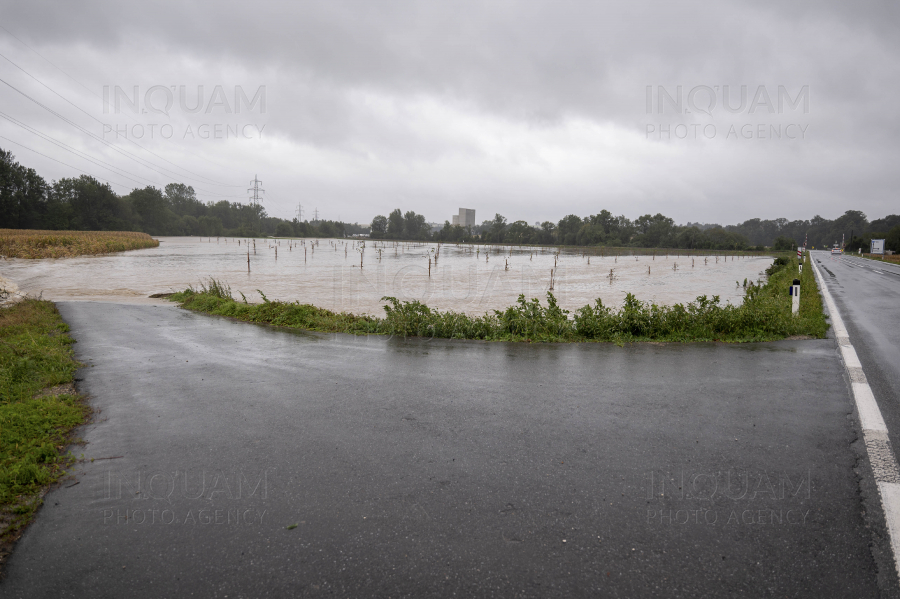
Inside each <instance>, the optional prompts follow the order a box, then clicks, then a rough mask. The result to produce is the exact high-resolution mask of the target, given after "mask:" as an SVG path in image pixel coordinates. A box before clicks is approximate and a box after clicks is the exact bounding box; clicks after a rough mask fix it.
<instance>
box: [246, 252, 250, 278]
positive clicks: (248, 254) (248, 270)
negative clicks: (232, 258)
mask: <svg viewBox="0 0 900 599" xmlns="http://www.w3.org/2000/svg"><path fill="white" fill-rule="evenodd" d="M247 272H248V273H249V272H250V248H249V247H248V248H247Z"/></svg>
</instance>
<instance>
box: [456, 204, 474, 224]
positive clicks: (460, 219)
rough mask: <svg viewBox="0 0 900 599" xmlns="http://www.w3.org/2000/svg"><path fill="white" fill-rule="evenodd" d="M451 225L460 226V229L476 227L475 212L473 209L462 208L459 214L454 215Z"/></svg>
mask: <svg viewBox="0 0 900 599" xmlns="http://www.w3.org/2000/svg"><path fill="white" fill-rule="evenodd" d="M450 224H452V225H459V226H460V227H474V226H475V210H473V209H471V208H460V209H459V214H454V215H453V222H452V223H450Z"/></svg>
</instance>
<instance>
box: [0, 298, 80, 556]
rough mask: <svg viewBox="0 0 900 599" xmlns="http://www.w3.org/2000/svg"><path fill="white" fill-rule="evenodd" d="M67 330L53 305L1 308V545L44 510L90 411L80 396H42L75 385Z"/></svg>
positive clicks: (34, 302) (26, 303) (39, 303)
mask: <svg viewBox="0 0 900 599" xmlns="http://www.w3.org/2000/svg"><path fill="white" fill-rule="evenodd" d="M68 330H69V328H68V326H67V325H66V324H65V323H64V322H63V321H62V318H61V317H60V315H59V312H57V310H56V306H54V305H53V303H52V302H48V301H39V300H33V299H25V300H23V301H21V302H19V303H17V304H13V305H11V306H7V307H3V308H0V545H6V544H8V542H9V541H11V540H13V539H14V538H15V537H16V536H17V533H18V531H19V530H20V529H21V528H22V527H23V526H24V525H25V524H27V523H28V521H29V519H30V518H31V516H32V515H33V513H34V511H35V510H36V509H37V508H38V507H39V506H40V503H41V501H40V497H41V492H42V490H43V489H44V487H45V486H46V485H48V484H50V483H52V482H55V481H56V480H58V479H59V477H60V476H61V475H62V474H63V468H64V467H65V464H66V463H67V461H68V460H69V458H68V457H67V456H64V455H63V454H62V453H61V452H62V450H63V448H64V447H65V445H67V443H68V438H69V433H70V432H71V431H72V429H73V428H74V427H75V426H77V425H79V424H82V423H83V422H84V421H85V420H86V418H87V416H88V412H89V410H88V408H87V407H86V406H85V405H84V403H83V402H82V401H81V398H79V397H78V396H77V395H72V394H63V395H44V396H40V397H36V396H37V395H38V394H39V393H40V392H41V390H43V389H46V388H47V387H52V386H55V385H60V384H64V383H71V382H72V379H73V375H74V372H75V369H76V368H77V367H78V363H77V362H76V361H75V359H74V357H73V355H72V347H71V344H72V343H73V341H72V339H71V338H70V337H69V335H68V334H67V333H68Z"/></svg>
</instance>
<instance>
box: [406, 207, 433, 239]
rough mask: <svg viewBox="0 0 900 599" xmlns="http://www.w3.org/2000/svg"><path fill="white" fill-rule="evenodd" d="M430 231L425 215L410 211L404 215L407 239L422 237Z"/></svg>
mask: <svg viewBox="0 0 900 599" xmlns="http://www.w3.org/2000/svg"><path fill="white" fill-rule="evenodd" d="M427 233H428V227H427V224H426V222H425V217H424V216H423V215H421V214H416V213H415V212H413V211H409V212H407V213H406V214H404V215H403V234H404V236H405V237H406V238H407V239H421V238H423V237H424V236H425V235H426V234H427Z"/></svg>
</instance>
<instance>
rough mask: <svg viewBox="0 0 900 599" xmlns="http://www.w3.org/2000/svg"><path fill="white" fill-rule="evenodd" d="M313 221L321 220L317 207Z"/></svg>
mask: <svg viewBox="0 0 900 599" xmlns="http://www.w3.org/2000/svg"><path fill="white" fill-rule="evenodd" d="M313 222H314V223H317V222H319V209H318V208H316V209H315V210H314V211H313Z"/></svg>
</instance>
